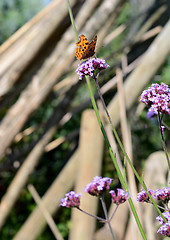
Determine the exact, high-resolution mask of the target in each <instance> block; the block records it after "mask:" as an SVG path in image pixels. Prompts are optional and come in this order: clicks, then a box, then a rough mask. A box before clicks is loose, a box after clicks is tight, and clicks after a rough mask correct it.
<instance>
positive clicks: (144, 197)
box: [136, 189, 154, 203]
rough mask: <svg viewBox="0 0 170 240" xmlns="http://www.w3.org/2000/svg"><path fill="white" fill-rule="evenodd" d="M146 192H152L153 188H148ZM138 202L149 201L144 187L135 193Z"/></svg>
mask: <svg viewBox="0 0 170 240" xmlns="http://www.w3.org/2000/svg"><path fill="white" fill-rule="evenodd" d="M148 192H149V194H150V195H152V194H153V193H154V191H153V190H151V189H148ZM136 200H137V201H138V202H147V203H151V201H150V199H149V196H148V194H147V193H146V192H145V190H144V189H142V190H141V192H139V193H138V194H137V199H136Z"/></svg>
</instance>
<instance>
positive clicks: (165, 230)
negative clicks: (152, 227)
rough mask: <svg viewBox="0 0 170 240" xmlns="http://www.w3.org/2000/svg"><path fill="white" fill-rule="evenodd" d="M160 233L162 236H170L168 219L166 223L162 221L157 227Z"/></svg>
mask: <svg viewBox="0 0 170 240" xmlns="http://www.w3.org/2000/svg"><path fill="white" fill-rule="evenodd" d="M157 232H159V233H160V234H162V235H163V236H167V237H170V221H169V222H167V223H164V224H163V225H162V226H161V227H160V228H159V229H158V231H157Z"/></svg>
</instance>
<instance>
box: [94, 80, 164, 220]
mask: <svg viewBox="0 0 170 240" xmlns="http://www.w3.org/2000/svg"><path fill="white" fill-rule="evenodd" d="M93 78H94V79H95V83H96V86H97V90H98V93H99V97H100V99H101V101H102V104H103V107H104V110H105V112H106V114H107V116H108V119H109V122H110V124H111V126H112V130H113V133H114V136H115V138H116V140H117V142H118V144H119V146H120V148H121V150H122V152H123V154H124V156H125V158H126V159H127V161H128V163H129V165H130V167H131V168H132V170H133V172H134V174H135V176H136V177H137V179H138V181H139V182H140V183H141V185H142V186H143V188H144V190H145V192H146V193H147V194H148V196H149V199H150V200H151V202H152V204H153V206H154V207H155V209H156V210H157V212H158V214H159V215H161V217H162V218H163V219H164V221H166V219H165V218H164V216H163V215H162V213H161V211H160V209H159V208H158V207H157V205H156V203H155V202H154V200H153V198H152V197H151V195H150V194H149V192H148V189H147V186H146V185H145V183H144V181H143V180H142V179H141V178H140V176H139V175H138V173H137V171H136V169H135V168H134V166H133V164H132V162H131V161H130V158H129V156H128V155H127V153H126V151H125V149H124V147H123V144H122V142H121V140H120V138H119V136H118V134H117V132H116V129H115V128H114V126H113V122H112V120H111V117H110V115H109V112H108V110H107V107H106V104H105V102H104V99H103V96H102V93H101V91H100V87H99V84H98V81H97V77H95V76H93ZM122 186H123V185H122ZM124 190H126V191H127V189H124Z"/></svg>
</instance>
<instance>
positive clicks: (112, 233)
mask: <svg viewBox="0 0 170 240" xmlns="http://www.w3.org/2000/svg"><path fill="white" fill-rule="evenodd" d="M100 201H101V203H102V207H103V211H104V215H105V218H106V222H107V224H108V226H109V230H110V233H111V235H112V239H113V240H116V237H115V235H114V232H113V229H112V227H111V224H110V220H109V217H108V213H107V209H106V204H105V201H104V198H103V197H100Z"/></svg>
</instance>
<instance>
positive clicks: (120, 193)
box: [109, 188, 130, 205]
mask: <svg viewBox="0 0 170 240" xmlns="http://www.w3.org/2000/svg"><path fill="white" fill-rule="evenodd" d="M109 193H110V195H111V197H112V198H111V200H112V202H113V203H116V205H119V204H121V203H124V202H126V200H128V198H129V197H130V195H129V193H128V192H125V191H124V190H123V189H120V188H117V194H116V192H115V191H114V190H111V191H110V192H109Z"/></svg>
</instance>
